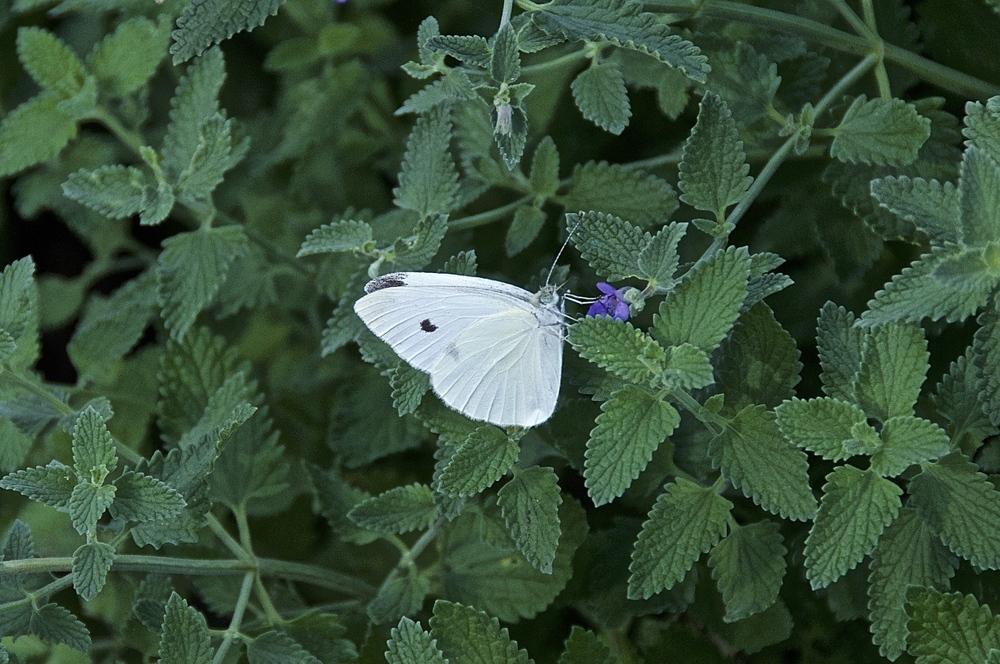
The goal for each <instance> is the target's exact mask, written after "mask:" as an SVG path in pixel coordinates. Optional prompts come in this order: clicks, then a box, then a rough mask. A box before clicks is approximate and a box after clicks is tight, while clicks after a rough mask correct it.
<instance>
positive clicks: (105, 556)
mask: <svg viewBox="0 0 1000 664" xmlns="http://www.w3.org/2000/svg"><path fill="white" fill-rule="evenodd" d="M114 561H115V550H114V549H113V548H112V547H111V546H110V545H108V544H105V543H104V542H90V543H88V544H84V545H83V546H81V547H80V548H78V549H77V550H76V551H74V552H73V570H72V571H73V588H74V589H75V590H76V593H77V594H78V595H79V596H80V599H82V600H83V601H85V602H89V601H90V600H92V599H94V597H96V596H97V593H99V592H101V588H103V587H104V582H105V581H106V580H107V578H108V571H109V570H110V569H111V565H112V564H113V563H114Z"/></svg>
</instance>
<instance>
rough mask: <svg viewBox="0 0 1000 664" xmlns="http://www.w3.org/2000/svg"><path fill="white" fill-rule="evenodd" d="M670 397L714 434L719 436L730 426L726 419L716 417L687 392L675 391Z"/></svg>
mask: <svg viewBox="0 0 1000 664" xmlns="http://www.w3.org/2000/svg"><path fill="white" fill-rule="evenodd" d="M670 396H671V398H673V400H674V401H676V402H677V403H679V404H680V405H681V406H682V407H683V408H684V410H686V411H688V412H689V413H691V414H692V415H694V416H695V419H697V420H698V421H699V422H701V423H702V425H704V427H705V428H706V429H708V430H709V431H711V432H712V433H713V434H715V435H718V434H720V433H722V432H723V431H725V429H726V425H727V424H728V422H727V421H726V419H725V418H723V417H721V416H719V415H716V414H715V413H713V412H712V411H710V410H709V409H707V408H705V407H704V406H703V405H701V404H700V403H698V400H697V399H695V398H694V397H693V396H691V395H690V394H689V393H688V392H687V391H685V390H674V391H673V392H671V393H670Z"/></svg>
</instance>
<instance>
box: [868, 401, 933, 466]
mask: <svg viewBox="0 0 1000 664" xmlns="http://www.w3.org/2000/svg"><path fill="white" fill-rule="evenodd" d="M950 449H951V442H950V441H949V440H948V434H947V433H945V431H944V429H942V428H941V427H939V426H938V425H936V424H934V423H933V422H929V421H927V420H925V419H923V418H920V417H913V416H911V415H902V416H899V417H891V418H889V419H888V420H886V421H885V425H884V426H883V427H882V446H881V447H880V448H879V450H878V451H877V452H875V454H873V455H872V470H874V471H875V472H876V473H879V474H881V475H886V476H889V477H894V476H896V475H899V474H900V473H902V472H903V471H904V470H906V469H907V468H909V467H910V466H912V465H913V464H915V463H923V462H924V461H930V460H933V459H937V458H938V457H942V456H944V455H945V454H947V453H948V452H949V451H950Z"/></svg>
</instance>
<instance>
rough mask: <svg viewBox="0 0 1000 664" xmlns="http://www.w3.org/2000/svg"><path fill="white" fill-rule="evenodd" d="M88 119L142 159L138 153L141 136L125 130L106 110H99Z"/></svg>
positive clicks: (141, 144)
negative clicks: (98, 124)
mask: <svg viewBox="0 0 1000 664" xmlns="http://www.w3.org/2000/svg"><path fill="white" fill-rule="evenodd" d="M90 117H91V119H93V120H96V121H97V122H100V123H101V124H102V125H104V127H105V128H106V129H107V130H108V131H110V132H111V133H112V134H114V136H115V138H117V139H118V140H119V141H121V142H122V143H124V144H125V146H126V147H127V148H128V149H129V150H131V151H132V152H134V153H135V154H136V155H137V156H139V157H140V158H141V157H142V155H141V154H140V152H139V149H140V148H141V147H142V146H143V140H142V136H140V135H139V134H137V133H136V132H134V131H132V130H131V129H127V128H126V127H125V125H123V124H122V123H121V122H119V121H118V118H116V117H115V116H114V115H112V114H111V113H109V112H108V111H107V110H106V109H103V108H99V109H97V110H96V111H95V112H94V114H93V115H91V116H90Z"/></svg>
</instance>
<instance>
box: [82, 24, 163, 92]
mask: <svg viewBox="0 0 1000 664" xmlns="http://www.w3.org/2000/svg"><path fill="white" fill-rule="evenodd" d="M169 40H170V23H169V22H168V21H163V20H161V21H160V22H159V23H153V22H152V21H150V20H148V19H145V18H142V17H137V18H132V19H129V20H127V21H123V22H122V23H119V24H118V27H117V28H115V31H114V32H112V33H111V34H109V35H107V36H105V37H104V38H103V39H102V40H101V41H99V42H97V45H96V46H94V50H93V51H91V52H90V56H89V57H88V58H87V65H88V66H89V67H90V69H91V71H93V72H94V76H96V77H97V82H98V83H99V84H100V86H101V89H102V90H105V91H107V92H108V93H110V94H111V95H112V96H115V97H124V96H126V95H130V94H132V93H133V92H135V91H137V90H139V89H140V88H142V87H143V86H144V85H146V83H148V82H149V79H151V78H152V77H153V74H155V73H156V69H157V68H158V67H159V66H160V62H162V61H163V56H165V55H166V54H167V43H168V42H169Z"/></svg>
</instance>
